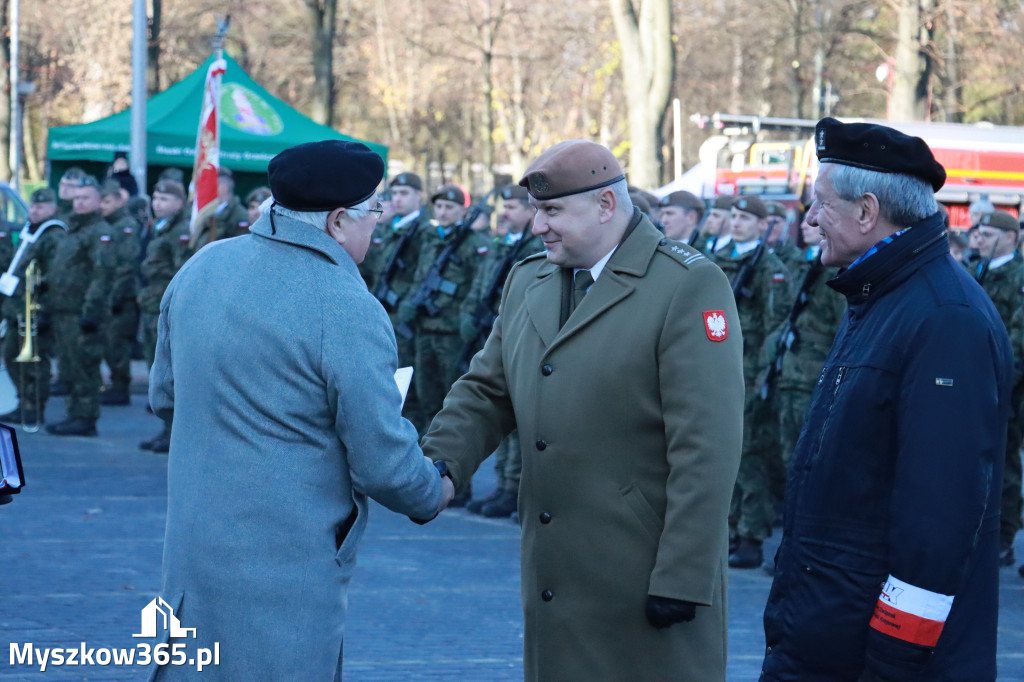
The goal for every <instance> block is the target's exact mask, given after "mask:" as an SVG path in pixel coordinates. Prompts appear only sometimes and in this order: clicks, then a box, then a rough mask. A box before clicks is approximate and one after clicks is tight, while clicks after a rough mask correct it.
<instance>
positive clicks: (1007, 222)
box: [978, 210, 1020, 232]
mask: <svg viewBox="0 0 1024 682" xmlns="http://www.w3.org/2000/svg"><path fill="white" fill-rule="evenodd" d="M978 225H979V226H982V225H983V226H985V227H994V228H996V229H997V230H1006V231H1007V232H1014V231H1016V230H1019V229H1020V223H1018V222H1017V219H1016V218H1014V217H1013V216H1012V215H1010V214H1009V213H1007V212H1006V211H998V210H997V211H992V212H991V213H986V214H985V215H983V216H981V219H980V220H978Z"/></svg>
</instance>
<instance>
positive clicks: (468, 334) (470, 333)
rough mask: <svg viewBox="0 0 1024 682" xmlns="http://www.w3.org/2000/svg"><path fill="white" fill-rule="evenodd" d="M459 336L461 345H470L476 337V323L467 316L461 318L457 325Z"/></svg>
mask: <svg viewBox="0 0 1024 682" xmlns="http://www.w3.org/2000/svg"><path fill="white" fill-rule="evenodd" d="M459 336H460V337H462V342H463V343H472V342H473V341H474V339H476V337H477V328H476V322H474V321H473V318H472V317H470V316H469V315H463V316H462V322H461V323H460V324H459Z"/></svg>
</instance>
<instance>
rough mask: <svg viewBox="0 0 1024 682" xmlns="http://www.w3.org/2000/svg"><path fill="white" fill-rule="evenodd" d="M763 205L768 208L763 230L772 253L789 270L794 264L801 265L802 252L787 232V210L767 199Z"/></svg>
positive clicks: (788, 220) (788, 218) (802, 259)
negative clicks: (767, 237)
mask: <svg viewBox="0 0 1024 682" xmlns="http://www.w3.org/2000/svg"><path fill="white" fill-rule="evenodd" d="M765 207H766V208H767V209H768V217H767V218H765V230H766V233H767V234H768V235H769V239H768V246H769V248H771V250H772V253H774V254H775V255H776V256H778V257H779V260H780V261H782V263H783V265H785V266H786V267H787V268H789V269H790V271H792V270H793V268H794V266H797V267H800V266H802V264H803V263H802V262H803V261H804V253H803V251H802V250H801V249H800V247H799V246H797V245H796V241H795V240H794V239H793V238H792V235H790V233H789V222H790V216H789V210H788V209H787V208H786V207H785V206H783V205H782V204H780V203H779V202H777V201H769V202H767V203H766V204H765Z"/></svg>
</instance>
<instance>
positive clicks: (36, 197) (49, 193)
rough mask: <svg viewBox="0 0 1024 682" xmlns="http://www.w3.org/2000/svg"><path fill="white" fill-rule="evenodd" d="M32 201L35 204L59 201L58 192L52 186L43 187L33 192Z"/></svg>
mask: <svg viewBox="0 0 1024 682" xmlns="http://www.w3.org/2000/svg"><path fill="white" fill-rule="evenodd" d="M30 201H31V202H32V203H33V204H53V203H56V201H57V193H56V192H54V191H53V188H52V187H42V188H40V189H37V190H36V191H35V192H32V196H31V197H30Z"/></svg>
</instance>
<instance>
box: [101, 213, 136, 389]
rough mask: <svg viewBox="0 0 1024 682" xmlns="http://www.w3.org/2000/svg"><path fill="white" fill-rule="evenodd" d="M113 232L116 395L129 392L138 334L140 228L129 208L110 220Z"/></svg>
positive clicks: (110, 342) (110, 341)
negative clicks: (133, 355)
mask: <svg viewBox="0 0 1024 682" xmlns="http://www.w3.org/2000/svg"><path fill="white" fill-rule="evenodd" d="M107 222H108V223H110V225H111V227H112V228H113V234H112V236H113V238H114V246H115V249H114V253H115V255H116V260H117V264H116V266H115V267H116V270H115V273H114V284H113V286H112V287H111V289H110V323H109V324H108V325H107V351H106V360H107V366H108V367H110V384H111V386H112V387H113V388H114V390H115V391H127V390H128V385H129V384H130V383H131V380H132V372H131V359H132V347H133V346H134V345H135V338H136V336H138V331H139V304H138V303H137V302H136V300H135V299H136V297H137V296H138V289H139V286H138V271H139V252H140V249H141V242H140V241H139V238H140V234H139V233H140V231H141V229H140V227H139V224H138V223H137V222H136V221H135V218H134V217H133V216H132V215H131V214H130V213H129V212H128V209H127V208H126V207H121V208H119V209H117V210H116V211H114V212H113V213H111V214H110V215H108V216H107Z"/></svg>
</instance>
